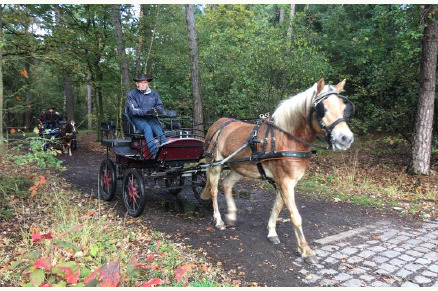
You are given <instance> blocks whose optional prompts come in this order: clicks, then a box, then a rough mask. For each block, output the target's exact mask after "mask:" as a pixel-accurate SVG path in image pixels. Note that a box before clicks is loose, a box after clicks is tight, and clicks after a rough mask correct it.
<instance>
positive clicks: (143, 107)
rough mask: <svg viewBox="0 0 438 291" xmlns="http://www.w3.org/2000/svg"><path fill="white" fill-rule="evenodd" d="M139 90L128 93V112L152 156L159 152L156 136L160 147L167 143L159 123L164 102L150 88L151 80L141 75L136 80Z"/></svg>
mask: <svg viewBox="0 0 438 291" xmlns="http://www.w3.org/2000/svg"><path fill="white" fill-rule="evenodd" d="M134 81H135V84H136V85H137V88H136V89H134V90H132V91H130V92H129V93H128V99H127V104H128V110H129V115H130V117H131V120H132V122H133V123H134V125H135V126H136V127H137V128H138V129H139V130H140V131H142V132H143V134H144V138H145V140H146V143H147V144H148V147H149V151H150V152H151V154H152V155H154V154H156V153H157V151H158V148H157V146H156V145H155V142H154V134H155V135H156V136H157V138H158V140H159V142H160V145H161V144H163V143H165V142H166V136H165V135H164V132H163V129H162V128H161V124H160V122H159V121H158V118H157V116H158V114H162V113H163V110H164V108H163V102H161V99H160V96H159V95H158V93H157V92H156V91H154V90H152V89H151V88H149V82H151V81H152V78H149V77H148V76H146V75H145V74H141V75H139V76H137V77H136V78H134Z"/></svg>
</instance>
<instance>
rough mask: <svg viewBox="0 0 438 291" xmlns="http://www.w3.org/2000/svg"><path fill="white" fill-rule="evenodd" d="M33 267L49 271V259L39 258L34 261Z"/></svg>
mask: <svg viewBox="0 0 438 291" xmlns="http://www.w3.org/2000/svg"><path fill="white" fill-rule="evenodd" d="M33 266H34V267H35V268H36V269H46V270H47V271H50V259H49V257H44V258H39V259H38V260H36V261H35V263H34V264H33Z"/></svg>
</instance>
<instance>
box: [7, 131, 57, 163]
mask: <svg viewBox="0 0 438 291" xmlns="http://www.w3.org/2000/svg"><path fill="white" fill-rule="evenodd" d="M26 141H29V140H24V141H23V142H22V143H20V144H18V145H16V146H15V147H14V148H12V151H15V152H16V154H15V155H11V156H10V157H9V159H10V160H11V161H13V162H15V163H16V164H17V165H19V166H20V165H24V164H32V163H35V164H37V165H38V166H39V167H41V168H55V169H58V170H63V169H64V167H63V166H62V165H61V164H62V161H61V160H58V159H57V158H56V156H57V155H58V152H57V151H56V150H55V149H53V148H51V147H48V148H47V150H44V145H47V144H48V143H56V141H55V140H54V139H44V138H39V137H36V138H30V142H29V143H28V144H27V143H26ZM25 148H28V150H26V149H25Z"/></svg>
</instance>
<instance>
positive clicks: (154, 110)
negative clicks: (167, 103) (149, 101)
mask: <svg viewBox="0 0 438 291" xmlns="http://www.w3.org/2000/svg"><path fill="white" fill-rule="evenodd" d="M146 115H154V116H158V111H157V109H156V108H152V109H150V110H148V111H146Z"/></svg>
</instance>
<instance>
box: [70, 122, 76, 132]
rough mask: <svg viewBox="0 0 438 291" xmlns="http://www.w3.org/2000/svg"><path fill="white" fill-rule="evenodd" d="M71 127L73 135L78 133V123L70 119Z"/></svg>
mask: <svg viewBox="0 0 438 291" xmlns="http://www.w3.org/2000/svg"><path fill="white" fill-rule="evenodd" d="M69 123H70V125H71V128H72V129H71V132H72V133H77V130H76V123H75V122H74V120H73V119H70V122H69Z"/></svg>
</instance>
